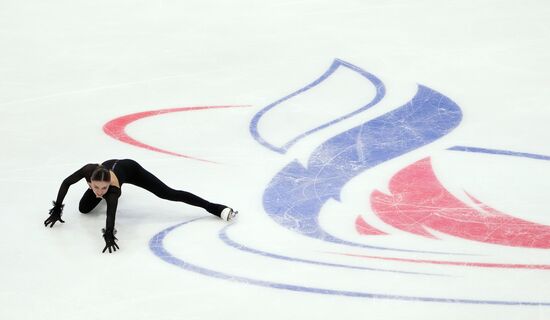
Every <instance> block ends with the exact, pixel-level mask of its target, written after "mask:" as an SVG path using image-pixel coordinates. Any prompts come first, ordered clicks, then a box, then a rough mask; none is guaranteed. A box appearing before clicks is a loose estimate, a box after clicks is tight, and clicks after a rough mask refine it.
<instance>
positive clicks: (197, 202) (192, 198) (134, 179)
mask: <svg viewBox="0 0 550 320" xmlns="http://www.w3.org/2000/svg"><path fill="white" fill-rule="evenodd" d="M118 165H119V167H120V170H123V172H121V173H124V174H125V175H127V176H124V178H125V179H126V180H127V181H120V180H121V179H120V178H119V182H120V184H121V185H122V183H124V182H127V183H130V184H133V185H136V186H138V187H141V188H143V189H145V190H147V191H149V192H151V193H153V194H155V195H156V196H157V197H159V198H162V199H166V200H171V201H179V202H183V203H186V204H189V205H192V206H196V207H201V208H204V209H205V210H206V211H208V212H210V213H212V214H213V215H216V216H220V214H221V212H222V210H223V209H224V208H226V206H224V205H221V204H216V203H211V202H208V201H206V200H204V199H202V198H200V197H198V196H196V195H194V194H192V193H190V192H187V191H181V190H174V189H172V188H170V187H168V186H167V185H166V184H164V182H162V181H161V180H160V179H159V178H157V177H155V176H154V175H153V174H152V173H150V172H149V171H147V170H145V169H144V168H143V167H142V166H141V165H139V164H138V163H137V162H135V161H128V162H125V163H119V164H118ZM115 174H116V173H115ZM122 176H123V174H121V178H122ZM117 177H118V175H117ZM110 188H116V187H113V186H111V187H110ZM99 202H101V198H97V197H96V196H95V194H94V192H93V191H92V190H91V189H88V190H86V192H84V195H83V196H82V199H80V204H79V210H80V212H82V213H88V212H90V211H92V210H93V209H94V208H95V207H96V206H97V205H98V204H99Z"/></svg>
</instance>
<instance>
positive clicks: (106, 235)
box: [101, 229, 120, 253]
mask: <svg viewBox="0 0 550 320" xmlns="http://www.w3.org/2000/svg"><path fill="white" fill-rule="evenodd" d="M101 231H103V239H105V248H104V249H103V252H102V253H104V252H105V251H107V249H109V253H112V252H113V251H116V249H120V248H119V247H118V244H116V242H115V240H118V239H117V238H116V237H115V234H116V229H115V230H113V229H107V230H105V229H102V230H101Z"/></svg>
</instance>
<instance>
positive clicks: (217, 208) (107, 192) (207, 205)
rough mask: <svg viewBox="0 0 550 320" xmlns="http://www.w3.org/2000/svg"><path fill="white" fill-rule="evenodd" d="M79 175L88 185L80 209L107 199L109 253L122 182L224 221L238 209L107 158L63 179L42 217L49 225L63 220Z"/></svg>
mask: <svg viewBox="0 0 550 320" xmlns="http://www.w3.org/2000/svg"><path fill="white" fill-rule="evenodd" d="M82 178H85V179H86V182H88V186H89V189H88V190H86V192H84V195H83V196H82V199H80V204H79V206H78V209H79V211H80V212H82V213H88V212H90V211H92V210H93V209H94V208H95V207H96V206H97V205H98V203H99V202H100V201H101V199H105V201H106V202H107V221H106V226H105V229H103V230H102V231H103V238H104V239H105V248H104V249H103V252H105V251H106V250H109V253H111V252H112V251H116V250H117V249H120V248H119V246H118V244H117V243H116V242H115V240H118V239H117V238H116V237H115V234H116V230H115V215H116V209H117V204H118V198H119V197H120V195H121V190H120V189H121V187H122V185H123V184H124V183H129V184H133V185H136V186H138V187H141V188H144V189H145V190H148V191H150V192H152V193H154V194H155V195H156V196H157V197H159V198H162V199H166V200H171V201H180V202H184V203H187V204H190V205H193V206H197V207H201V208H204V209H205V210H206V211H208V212H210V213H211V214H213V215H215V216H218V217H220V218H221V219H223V220H225V221H230V220H232V219H233V218H234V217H235V215H236V214H237V213H238V212H237V211H234V210H233V209H231V208H229V207H227V206H225V205H221V204H216V203H211V202H208V201H206V200H204V199H202V198H200V197H198V196H196V195H194V194H192V193H189V192H186V191H180V190H174V189H172V188H170V187H168V186H167V185H166V184H164V183H163V182H162V181H160V180H159V179H158V178H157V177H155V176H154V175H153V174H152V173H150V172H149V171H147V170H145V169H144V168H143V167H142V166H141V165H140V164H139V163H137V162H136V161H134V160H130V159H123V160H107V161H105V162H103V163H102V164H101V165H99V164H87V165H85V166H84V167H82V168H80V169H79V170H78V171H76V172H75V173H73V174H71V175H70V176H69V177H67V178H66V179H65V180H63V183H62V184H61V187H60V188H59V192H58V194H57V199H56V200H55V201H54V202H53V208H52V209H50V216H49V217H48V219H46V221H44V226H46V227H47V226H50V228H51V227H53V226H54V224H55V223H56V222H57V221H59V222H61V223H65V221H63V220H62V219H61V215H62V213H63V207H64V204H63V199H64V198H65V195H66V194H67V191H68V190H69V187H70V186H71V185H73V184H75V183H76V182H78V181H79V180H81V179H82Z"/></svg>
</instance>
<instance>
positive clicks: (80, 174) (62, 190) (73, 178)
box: [55, 164, 97, 204]
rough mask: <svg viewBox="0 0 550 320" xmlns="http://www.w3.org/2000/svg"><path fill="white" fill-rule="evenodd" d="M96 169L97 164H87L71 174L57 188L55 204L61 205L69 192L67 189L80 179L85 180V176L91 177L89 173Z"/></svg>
mask: <svg viewBox="0 0 550 320" xmlns="http://www.w3.org/2000/svg"><path fill="white" fill-rule="evenodd" d="M96 167H97V164H87V165H85V166H84V167H82V168H80V169H78V170H77V171H75V172H74V173H73V174H71V175H70V176H68V177H67V178H65V180H63V182H62V183H61V186H60V187H59V192H58V193H57V199H56V201H55V202H56V203H58V204H61V203H63V199H65V196H66V195H67V192H68V191H69V187H70V186H72V185H73V184H75V183H77V182H78V181H80V179H82V178H85V177H86V176H87V175H91V172H92V171H93V170H94V169H95V168H96Z"/></svg>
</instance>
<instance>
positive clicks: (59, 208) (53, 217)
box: [44, 201, 65, 228]
mask: <svg viewBox="0 0 550 320" xmlns="http://www.w3.org/2000/svg"><path fill="white" fill-rule="evenodd" d="M64 206H65V205H64V204H62V203H61V204H58V203H56V202H55V201H54V202H53V208H51V209H50V216H49V217H48V219H46V220H45V221H44V226H45V227H47V226H48V225H49V226H50V228H52V227H53V225H54V224H55V223H56V222H57V221H59V222H61V223H65V221H63V220H62V219H61V215H62V214H63V207H64Z"/></svg>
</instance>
